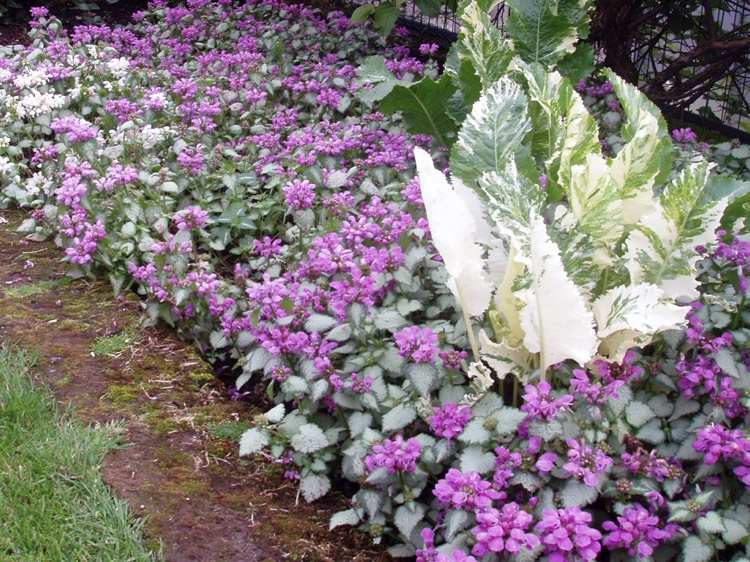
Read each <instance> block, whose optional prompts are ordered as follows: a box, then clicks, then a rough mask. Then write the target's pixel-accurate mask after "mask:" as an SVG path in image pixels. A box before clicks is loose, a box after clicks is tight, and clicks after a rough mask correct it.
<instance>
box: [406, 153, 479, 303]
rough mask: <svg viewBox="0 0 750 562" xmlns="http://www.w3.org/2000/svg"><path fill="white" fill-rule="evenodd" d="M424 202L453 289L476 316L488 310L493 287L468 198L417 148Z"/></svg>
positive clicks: (459, 299)
mask: <svg viewBox="0 0 750 562" xmlns="http://www.w3.org/2000/svg"><path fill="white" fill-rule="evenodd" d="M414 159H415V160H416V162H417V172H418V173H419V184H420V186H421V189H422V199H423V200H424V205H425V209H426V211H427V220H428V222H429V224H430V232H431V233H432V241H433V243H434V244H435V247H436V248H437V250H438V252H440V255H441V256H442V258H443V261H444V262H445V269H446V270H448V274H449V275H450V277H451V279H450V283H449V285H448V286H449V288H450V289H451V292H452V293H453V294H454V296H455V297H456V298H457V299H458V301H459V302H460V303H461V306H462V307H464V308H465V310H466V312H468V313H469V314H470V315H472V316H479V315H481V314H483V313H484V311H485V310H487V305H488V304H489V301H490V296H491V294H492V284H491V283H490V281H489V279H488V278H487V274H486V273H485V271H484V261H483V259H482V248H481V246H479V244H477V241H476V240H477V223H476V221H475V220H474V217H473V216H472V213H471V211H470V210H469V207H468V206H467V204H466V202H465V201H464V199H463V198H462V197H461V196H460V195H459V194H458V193H456V191H455V190H454V189H453V188H452V187H451V185H450V184H449V183H448V180H447V179H446V177H445V175H443V173H442V172H440V171H438V170H437V169H436V168H435V165H434V164H433V162H432V158H430V155H429V154H427V152H425V151H424V150H422V149H421V148H415V149H414Z"/></svg>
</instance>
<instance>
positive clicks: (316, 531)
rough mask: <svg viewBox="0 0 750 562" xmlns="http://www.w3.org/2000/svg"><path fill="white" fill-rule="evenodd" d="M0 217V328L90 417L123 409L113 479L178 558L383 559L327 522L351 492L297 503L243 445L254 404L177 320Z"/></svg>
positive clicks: (117, 415)
mask: <svg viewBox="0 0 750 562" xmlns="http://www.w3.org/2000/svg"><path fill="white" fill-rule="evenodd" d="M0 217H2V219H0V223H3V221H4V220H6V221H7V223H4V224H0V340H2V341H9V342H11V343H17V344H19V345H22V346H24V347H27V348H30V349H33V350H36V351H38V352H39V353H40V354H41V356H42V361H41V364H40V368H39V369H38V376H39V378H40V379H41V380H43V381H44V382H45V383H47V384H48V385H49V386H50V387H51V388H52V389H53V390H54V392H55V394H56V396H57V397H58V399H59V401H60V402H61V403H65V404H71V405H72V406H73V408H74V410H75V412H76V413H77V414H78V415H80V416H81V417H82V418H84V419H85V420H87V421H90V422H108V421H112V420H124V422H125V424H126V427H127V430H126V432H125V435H124V437H123V440H124V443H125V444H126V446H125V447H123V448H122V449H119V450H117V451H116V452H114V453H113V454H111V455H109V456H108V457H107V460H106V463H105V466H104V474H105V479H106V481H107V482H108V484H109V485H110V486H111V487H112V489H113V491H114V492H115V493H116V494H117V495H118V496H120V497H122V498H124V499H126V500H127V501H128V503H129V504H130V506H131V508H132V510H133V512H134V513H135V514H136V515H138V516H145V517H146V530H147V535H148V537H149V540H152V541H158V540H159V539H161V540H162V541H163V544H164V553H165V555H166V559H167V560H168V561H169V562H188V561H206V562H208V561H211V562H224V561H226V562H229V561H232V562H239V561H242V562H254V561H268V560H297V561H306V560H310V561H313V560H320V561H324V560H326V561H327V560H330V561H336V562H342V561H349V560H352V561H355V560H356V561H366V560H368V561H369V560H385V559H386V557H385V556H384V555H383V554H382V553H380V552H378V551H375V550H371V549H370V548H369V540H368V538H367V537H365V536H363V535H361V534H358V533H355V532H353V531H351V530H350V529H348V528H344V529H338V530H336V531H334V532H330V533H329V532H328V530H327V520H328V517H329V516H330V514H331V513H332V512H333V511H336V510H338V509H345V507H346V499H345V498H344V497H342V496H335V495H334V496H333V497H331V498H329V499H327V500H326V501H324V502H319V503H316V504H313V505H307V504H304V503H302V504H300V505H299V506H296V505H295V496H296V490H295V488H296V487H295V485H294V484H292V483H289V482H286V481H284V480H283V479H282V478H281V474H282V472H283V468H282V467H281V466H279V465H276V464H273V463H270V462H268V461H267V460H265V459H263V458H254V459H238V457H237V445H236V439H237V437H238V435H239V434H240V433H241V431H242V430H243V429H244V428H246V427H248V426H249V425H250V423H251V422H250V420H251V418H252V415H253V412H252V410H251V408H250V407H248V405H247V404H245V403H241V402H232V401H230V400H229V399H228V398H227V394H226V391H225V389H224V387H223V385H222V384H221V383H220V382H219V381H218V380H217V379H215V378H214V377H213V374H212V372H211V370H210V368H209V366H208V365H207V364H206V363H205V362H204V361H203V360H202V359H201V358H200V357H198V356H197V355H196V353H195V352H194V351H193V350H192V349H191V348H190V347H189V346H187V345H185V344H184V343H182V342H180V341H179V340H177V339H176V337H175V336H174V334H172V333H171V332H169V331H167V330H163V329H155V328H147V329H144V328H142V327H140V322H141V318H142V317H141V308H140V303H139V301H138V299H137V298H136V297H135V296H134V295H128V296H126V297H122V298H119V299H115V298H113V296H112V292H111V290H110V288H109V285H107V284H105V283H102V282H90V281H85V280H77V281H71V280H70V279H68V278H67V277H65V276H64V272H65V270H66V267H67V264H65V263H64V262H62V261H61V253H60V251H59V250H58V249H56V248H55V247H54V245H53V244H51V243H48V242H43V243H37V242H29V241H27V240H24V239H22V237H21V236H20V235H18V234H16V233H15V227H16V226H17V224H19V223H20V221H21V219H22V215H21V214H20V213H17V212H14V211H0ZM255 413H257V412H255Z"/></svg>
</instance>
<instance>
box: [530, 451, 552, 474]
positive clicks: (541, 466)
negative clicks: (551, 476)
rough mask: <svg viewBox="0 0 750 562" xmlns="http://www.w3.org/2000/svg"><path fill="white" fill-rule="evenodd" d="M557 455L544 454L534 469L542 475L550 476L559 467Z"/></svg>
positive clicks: (540, 456)
mask: <svg viewBox="0 0 750 562" xmlns="http://www.w3.org/2000/svg"><path fill="white" fill-rule="evenodd" d="M557 458H558V457H557V455H556V454H555V453H549V452H548V453H542V454H541V455H539V459H537V461H536V463H535V464H534V467H535V468H536V469H537V470H538V471H539V472H541V473H542V474H548V473H550V472H552V470H553V469H554V468H555V466H557Z"/></svg>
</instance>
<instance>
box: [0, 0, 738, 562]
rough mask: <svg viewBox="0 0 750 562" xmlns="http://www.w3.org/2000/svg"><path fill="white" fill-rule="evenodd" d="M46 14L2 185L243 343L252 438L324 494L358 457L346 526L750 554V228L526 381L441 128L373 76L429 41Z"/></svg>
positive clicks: (539, 547) (569, 552)
mask: <svg viewBox="0 0 750 562" xmlns="http://www.w3.org/2000/svg"><path fill="white" fill-rule="evenodd" d="M34 17H35V20H34V22H33V29H32V32H31V35H32V38H33V39H34V43H33V44H32V45H31V46H30V47H29V48H25V49H7V48H6V49H5V51H4V56H3V57H2V58H0V123H1V124H2V128H3V131H4V132H3V133H2V136H0V179H1V181H2V184H1V185H2V203H3V204H6V205H7V204H16V205H20V206H23V207H28V208H30V209H31V210H32V215H31V218H30V219H29V220H28V221H27V222H26V223H25V224H24V229H25V230H26V231H28V232H29V233H30V234H31V235H32V236H35V237H43V236H54V237H55V238H56V240H57V242H58V243H59V244H60V245H61V246H62V247H64V248H65V253H66V256H67V259H68V260H69V261H70V262H71V263H73V264H76V265H77V266H78V267H79V268H81V269H83V270H84V271H85V272H87V273H92V274H105V275H109V277H110V278H111V280H112V283H113V285H114V286H115V288H116V289H118V290H122V289H124V288H125V287H127V286H130V285H134V286H135V287H136V288H137V289H138V290H139V291H140V292H141V293H142V294H143V295H144V296H146V297H147V299H148V300H147V302H148V305H147V306H148V311H149V314H150V315H151V317H152V318H153V319H154V320H156V319H161V320H164V321H167V322H169V323H170V324H173V325H175V326H177V327H178V328H179V329H180V330H181V331H182V332H183V333H184V334H185V335H186V336H188V337H191V338H193V339H195V341H197V342H198V343H199V345H201V346H202V347H203V348H204V349H205V350H206V351H207V352H209V353H213V354H215V356H217V357H225V358H229V359H231V360H236V361H238V363H239V365H240V366H241V367H242V374H241V375H240V376H239V378H238V380H237V381H236V391H235V392H236V393H237V394H240V393H241V391H242V390H243V389H246V388H248V386H250V385H253V384H264V385H265V386H266V389H267V392H268V395H269V396H270V397H271V398H272V400H273V402H275V404H276V405H275V406H274V407H273V408H272V409H271V410H269V411H268V412H267V413H266V414H264V415H263V416H260V417H259V418H258V424H257V427H255V428H252V429H250V430H248V431H247V432H246V433H245V434H244V436H243V438H242V441H241V444H240V451H241V454H250V453H253V452H257V451H259V450H261V449H263V448H268V450H270V452H271V453H272V454H273V455H274V456H275V457H276V458H277V459H278V461H279V462H280V463H284V464H286V465H287V468H288V470H287V471H286V474H285V476H286V477H287V478H291V479H299V481H300V493H301V495H302V496H303V497H304V499H306V500H308V501H313V500H315V499H317V498H319V497H321V496H322V495H324V494H325V493H326V492H327V491H328V490H329V489H330V487H331V480H330V478H329V474H330V473H331V472H334V473H336V474H337V475H341V476H343V477H344V478H347V479H349V480H352V481H354V482H357V483H359V484H360V489H359V491H357V493H356V494H355V495H354V497H353V499H352V507H351V509H349V510H347V511H344V512H341V513H338V514H336V515H334V517H333V518H332V522H331V524H332V525H333V526H335V525H342V524H348V525H359V526H360V527H361V528H362V529H363V530H365V531H367V532H369V533H370V534H371V535H372V536H373V538H374V540H376V541H381V540H382V539H383V538H384V537H385V538H386V539H387V542H388V543H400V544H396V546H394V547H392V550H391V552H392V553H393V554H394V555H401V556H414V555H416V557H417V559H418V560H422V561H427V560H440V561H446V560H497V559H503V560H505V559H517V560H533V559H535V558H538V557H546V559H548V560H550V561H563V560H568V561H573V560H595V559H597V558H599V557H601V556H603V553H605V552H607V553H610V554H611V556H613V558H614V559H635V558H640V559H649V557H654V558H655V559H658V560H666V559H671V558H675V557H677V556H682V557H683V558H684V559H685V560H688V561H698V560H708V559H710V558H711V557H713V556H719V557H721V559H727V560H729V559H735V560H742V559H744V558H743V557H744V556H745V554H744V553H745V545H746V544H747V543H748V534H749V531H748V528H747V527H748V521H749V520H750V508H748V503H750V500H749V498H748V491H747V489H748V487H750V439H748V436H747V434H746V419H747V414H748V411H747V407H748V405H749V404H748V395H747V388H748V385H749V384H750V375H748V369H750V353H749V352H748V351H747V348H748V340H750V330H749V327H750V316H749V314H748V312H747V305H746V298H747V295H748V282H747V277H746V272H747V269H748V268H749V267H750V245H748V242H747V241H743V240H742V239H740V238H733V237H731V236H727V237H725V238H723V239H722V241H721V242H720V243H719V244H718V246H716V247H715V248H710V247H708V248H701V249H700V251H701V252H704V254H705V256H704V257H705V259H704V260H703V261H700V262H698V264H697V268H698V270H699V272H700V274H701V277H700V280H701V282H702V285H701V291H702V296H701V298H699V299H696V300H695V301H694V302H693V304H692V305H691V307H690V312H689V314H688V316H687V326H688V328H687V330H685V331H675V330H672V331H668V332H665V333H664V334H663V335H662V336H661V337H660V338H658V339H657V340H656V341H655V343H654V344H653V345H652V346H650V347H649V348H647V349H646V350H645V351H642V350H638V349H635V350H630V351H628V352H627V353H624V354H623V356H622V357H621V358H620V359H619V360H617V361H614V360H604V359H598V360H595V361H593V362H591V363H590V364H589V365H588V367H587V368H583V367H581V366H580V365H577V364H575V363H573V362H572V361H565V362H561V363H559V364H557V365H554V368H553V369H551V373H550V374H549V377H548V378H547V379H546V380H544V377H542V379H543V380H538V379H529V380H527V381H526V384H525V385H524V388H521V389H517V392H515V393H514V394H515V395H516V396H521V395H522V398H523V399H522V400H521V401H520V403H522V405H520V403H519V402H518V401H512V400H511V401H508V402H509V403H510V402H513V403H514V404H516V405H520V407H516V406H511V405H509V404H508V403H506V401H505V400H504V399H503V396H502V391H503V389H502V387H498V386H495V387H494V390H490V391H489V392H488V391H487V390H488V389H487V388H485V389H484V392H483V393H481V395H477V394H476V393H477V385H476V378H475V380H474V384H470V381H469V378H468V377H467V375H466V372H467V362H468V359H469V353H468V349H469V347H470V345H469V343H470V342H469V338H468V336H469V332H467V323H468V322H467V317H466V316H465V315H464V314H463V313H462V310H461V308H460V307H459V306H458V305H457V302H456V299H454V296H453V295H454V290H455V289H456V287H455V285H452V286H451V288H448V286H447V285H446V283H447V282H448V281H449V271H447V270H446V266H445V265H444V263H443V262H444V257H441V256H440V255H439V254H438V252H437V250H436V248H435V247H434V246H433V242H432V239H431V235H430V225H429V224H428V222H427V219H426V215H425V211H424V202H423V199H422V197H423V193H427V192H426V191H424V189H425V187H426V186H424V185H422V186H420V182H419V180H418V179H416V178H415V177H414V175H415V173H414V170H415V168H414V165H413V163H412V151H413V149H414V147H415V146H417V145H420V146H422V147H425V148H429V147H430V145H431V140H430V139H429V138H428V137H422V136H419V135H416V136H415V135H410V134H408V133H406V132H405V130H404V128H403V126H402V123H401V121H400V120H399V119H398V118H397V117H386V116H384V115H382V114H380V113H378V112H375V111H373V110H372V105H371V103H369V102H368V97H369V98H370V99H377V95H376V94H377V92H376V91H375V90H377V88H378V86H377V84H376V85H374V86H370V85H366V84H363V83H362V81H360V80H359V79H358V75H357V66H358V65H359V63H360V61H361V59H362V57H364V56H365V55H369V54H372V53H373V52H380V53H381V54H382V55H383V57H384V67H385V69H386V70H387V71H388V72H389V73H390V74H391V75H392V76H393V77H395V78H397V79H398V80H402V81H403V82H404V83H408V82H409V81H410V80H413V79H415V78H418V77H420V76H422V75H423V74H426V75H429V76H433V77H434V76H435V75H436V69H435V65H434V64H433V63H431V62H429V61H428V62H425V61H424V60H419V59H416V58H413V57H412V56H411V55H410V52H409V50H408V49H407V48H404V47H399V46H391V47H385V46H384V45H383V44H382V42H381V41H380V40H379V39H378V38H377V36H376V35H375V34H373V33H371V32H369V31H368V30H367V29H366V28H364V27H361V26H354V25H352V24H351V23H350V22H349V20H348V18H347V17H345V16H344V15H343V14H341V13H337V12H332V13H329V14H328V15H327V16H322V15H321V14H319V13H318V12H316V11H314V10H311V9H309V8H306V7H303V6H298V5H286V4H284V3H281V2H276V1H264V2H261V1H255V2H246V3H237V2H232V1H227V0H218V1H213V2H212V1H210V0H191V1H188V2H187V3H186V4H185V5H178V6H167V4H166V2H160V1H154V2H152V3H151V6H150V8H149V10H148V11H146V12H141V13H137V14H136V15H135V17H134V23H133V24H132V25H130V26H128V27H126V28H121V29H109V28H107V27H103V26H82V27H78V28H76V29H75V30H74V31H73V32H72V33H70V34H68V33H66V32H65V31H64V30H63V29H62V28H61V26H60V24H59V22H58V21H56V20H55V19H54V18H52V17H50V16H49V14H48V13H47V12H46V11H45V10H44V9H37V10H35V12H34ZM422 51H423V53H422V54H423V55H429V54H430V53H431V52H432V51H433V50H431V49H430V48H429V46H428V47H427V48H425V49H422ZM622 91H623V90H622V89H621V90H620V92H622ZM624 91H625V92H626V93H627V92H628V90H624ZM611 92H612V90H611V88H610V89H609V90H607V91H604V90H601V91H597V92H594V94H596V95H597V96H598V95H609V94H611ZM592 95H593V94H592ZM611 101H612V100H609V102H608V103H610V102H611ZM610 106H611V108H613V107H614V104H612V103H610ZM644 111H645V110H644ZM679 136H680V139H677V140H680V141H681V142H688V141H689V142H693V140H694V139H687V138H684V136H685V135H684V134H683V133H680V135H679ZM593 138H595V139H596V136H594V137H593ZM660 142H661V143H662V144H660V146H662V147H665V146H666V150H671V146H667V145H666V144H664V142H668V141H660ZM615 151H617V147H615ZM435 153H436V155H437V156H438V157H440V151H435ZM686 165H687V164H686ZM548 172H549V170H545V173H544V174H541V175H540V177H539V183H540V184H543V186H544V187H545V188H546V186H547V184H548V182H549V184H550V189H551V190H552V189H555V184H556V183H557V181H558V178H557V177H556V176H555V175H553V174H549V173H548ZM542 178H543V179H542ZM529 193H531V191H530V192H529ZM535 228H536V229H537V230H541V229H543V226H539V224H537V225H536V226H535ZM709 234H711V233H710V232H709ZM435 244H436V245H437V244H438V239H437V238H436V240H435ZM696 257H698V256H696ZM545 259H546V256H545ZM694 261H695V260H691V262H690V263H691V264H693V263H694ZM446 265H448V266H449V267H448V270H450V273H451V275H454V273H453V270H452V269H451V267H450V265H451V264H446ZM516 288H518V289H520V287H516ZM516 288H514V289H516ZM509 289H510V288H509ZM683 304H686V303H683ZM472 315H474V316H476V315H477V314H473V313H472ZM683 316H684V313H683ZM486 343H487V342H483V346H484V345H486ZM490 343H491V342H490ZM472 395H474V397H475V399H473V400H471V399H468V400H467V396H472ZM618 557H619V558H618Z"/></svg>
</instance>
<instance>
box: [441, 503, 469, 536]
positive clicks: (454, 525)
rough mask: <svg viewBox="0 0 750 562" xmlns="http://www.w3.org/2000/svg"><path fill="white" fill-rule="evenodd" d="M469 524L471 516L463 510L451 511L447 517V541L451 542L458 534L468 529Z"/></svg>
mask: <svg viewBox="0 0 750 562" xmlns="http://www.w3.org/2000/svg"><path fill="white" fill-rule="evenodd" d="M468 522H469V514H468V513H466V512H465V511H464V510H463V509H451V510H450V511H449V512H448V515H446V516H445V540H446V541H448V542H450V541H452V540H453V539H454V537H455V536H456V534H458V533H459V532H461V531H463V530H464V529H465V528H466V524H467V523H468Z"/></svg>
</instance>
